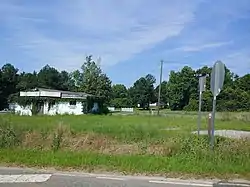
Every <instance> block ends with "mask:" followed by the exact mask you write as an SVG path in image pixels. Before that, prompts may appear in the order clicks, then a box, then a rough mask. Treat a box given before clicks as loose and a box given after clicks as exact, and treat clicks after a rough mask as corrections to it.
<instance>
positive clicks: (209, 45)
mask: <svg viewBox="0 0 250 187" xmlns="http://www.w3.org/2000/svg"><path fill="white" fill-rule="evenodd" d="M231 43H232V41H229V42H214V43H207V44H202V45H193V46H183V47H180V48H177V50H181V51H184V52H197V51H202V50H204V49H210V48H218V47H222V46H225V45H229V44H231Z"/></svg>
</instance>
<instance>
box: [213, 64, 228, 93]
mask: <svg viewBox="0 0 250 187" xmlns="http://www.w3.org/2000/svg"><path fill="white" fill-rule="evenodd" d="M224 79H225V65H224V64H223V63H222V62H221V61H217V62H215V64H214V67H213V69H212V73H211V81H210V88H211V92H212V93H213V96H215V97H216V96H218V95H219V93H220V91H221V89H222V87H223V84H224Z"/></svg>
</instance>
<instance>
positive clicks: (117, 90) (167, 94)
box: [0, 55, 250, 111]
mask: <svg viewBox="0 0 250 187" xmlns="http://www.w3.org/2000/svg"><path fill="white" fill-rule="evenodd" d="M211 71H212V68H211V67H207V66H204V67H201V68H200V69H197V70H194V69H192V68H191V67H188V66H185V67H183V68H182V69H181V70H180V71H171V72H170V76H169V81H168V82H167V81H163V82H162V85H161V104H164V107H165V108H166V107H167V106H168V105H167V104H169V108H170V109H171V110H188V111H197V110H198V99H199V92H198V78H197V77H195V76H194V75H195V74H209V75H210V74H211ZM210 78H211V77H210V76H209V77H207V81H206V91H205V92H203V95H202V111H211V110H212V99H213V97H212V94H211V91H210ZM155 83H156V79H155V77H154V76H153V75H150V74H148V75H147V76H145V77H140V78H139V79H138V80H136V81H135V82H134V84H133V86H131V87H126V86H125V85H123V84H115V85H113V86H111V81H110V79H109V77H108V76H107V75H106V74H105V73H103V71H102V69H101V68H100V67H99V66H98V65H97V64H96V62H95V61H94V60H93V59H92V56H91V55H90V56H87V57H86V60H85V62H84V63H83V65H82V67H81V69H80V70H75V71H73V72H67V71H61V72H59V71H58V70H57V69H55V68H53V67H50V66H49V65H46V66H44V67H43V68H42V69H41V70H40V71H38V72H35V71H34V72H32V73H27V72H18V69H17V68H15V67H14V66H13V65H11V64H5V65H4V66H3V67H2V68H1V69H0V110H2V109H5V108H7V107H8V103H9V102H16V101H18V103H19V104H21V105H23V106H27V105H28V104H31V103H32V101H34V102H35V103H36V102H37V99H36V98H21V97H19V96H18V93H19V91H24V90H29V89H32V88H35V87H43V88H50V89H58V90H68V91H81V92H86V93H88V94H93V95H94V96H96V97H99V98H100V99H101V100H102V102H101V103H103V106H105V107H106V106H114V107H116V108H120V107H135V106H137V105H138V104H140V106H141V107H142V108H144V109H147V108H148V107H149V104H150V103H155V102H157V100H158V99H157V97H158V90H159V85H155ZM249 85H250V74H246V75H243V76H241V77H240V76H238V75H236V74H234V73H233V72H231V71H230V70H229V69H228V68H227V67H226V75H225V83H224V86H223V89H222V91H221V93H220V94H219V96H218V97H217V110H218V111H250V86H249ZM43 99H45V100H55V99H53V98H51V99H48V98H40V99H39V100H43ZM51 102H53V101H51ZM86 107H87V106H84V111H86V110H87V108H86Z"/></svg>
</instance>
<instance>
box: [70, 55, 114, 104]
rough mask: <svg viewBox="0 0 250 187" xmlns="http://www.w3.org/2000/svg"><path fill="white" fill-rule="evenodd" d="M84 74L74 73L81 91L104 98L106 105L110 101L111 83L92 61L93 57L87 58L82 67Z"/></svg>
mask: <svg viewBox="0 0 250 187" xmlns="http://www.w3.org/2000/svg"><path fill="white" fill-rule="evenodd" d="M81 70H82V72H80V71H76V72H74V75H73V76H74V78H75V81H76V82H77V84H78V85H79V91H82V92H85V93H88V94H92V95H94V96H96V97H102V98H104V100H103V101H104V102H105V103H109V101H110V93H111V81H110V79H109V78H108V76H107V75H106V74H104V73H103V72H102V70H101V68H100V67H98V65H97V64H96V62H95V61H93V60H92V56H91V55H90V56H87V57H86V61H85V62H84V64H83V65H82V67H81Z"/></svg>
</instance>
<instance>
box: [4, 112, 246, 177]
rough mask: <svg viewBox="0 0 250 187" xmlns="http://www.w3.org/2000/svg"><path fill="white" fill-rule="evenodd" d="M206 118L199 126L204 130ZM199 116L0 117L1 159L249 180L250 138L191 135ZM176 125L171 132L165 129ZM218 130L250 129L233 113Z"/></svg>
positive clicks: (31, 163)
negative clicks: (212, 142)
mask: <svg viewBox="0 0 250 187" xmlns="http://www.w3.org/2000/svg"><path fill="white" fill-rule="evenodd" d="M206 123H207V121H206V118H205V117H203V119H202V129H204V130H205V129H206ZM196 126H197V117H196V116H195V115H190V114H181V113H179V114H176V113H175V114H171V115H167V116H166V117H158V116H143V115H131V116H121V115H115V116H94V115H93V116H91V115H90V116H89V115H85V116H70V115H65V116H32V117H29V116H15V115H2V116H0V147H1V148H0V162H1V163H2V164H6V163H7V164H17V165H26V166H38V167H51V166H52V167H59V168H75V169H84V170H98V169H101V170H106V171H119V172H125V173H144V174H145V173H146V174H162V175H164V174H167V175H169V174H180V173H181V174H188V175H189V174H191V175H194V176H217V177H227V176H234V175H235V174H237V175H238V176H240V177H245V178H249V177H250V175H249V173H250V142H249V140H245V141H243V140H230V139H226V138H220V137H217V138H216V144H215V145H216V146H215V150H214V151H211V149H210V147H209V144H208V139H207V137H206V136H204V137H200V138H197V136H195V135H191V131H194V130H196ZM173 127H175V128H176V127H177V128H179V130H176V131H171V130H170V131H169V130H166V128H173ZM216 129H235V130H248V131H250V124H249V122H247V121H245V120H241V119H239V118H237V117H235V118H233V119H228V118H227V119H226V120H225V119H224V118H218V119H216Z"/></svg>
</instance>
